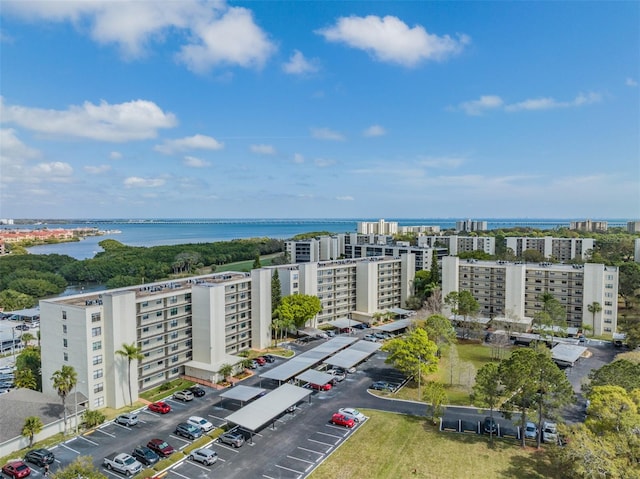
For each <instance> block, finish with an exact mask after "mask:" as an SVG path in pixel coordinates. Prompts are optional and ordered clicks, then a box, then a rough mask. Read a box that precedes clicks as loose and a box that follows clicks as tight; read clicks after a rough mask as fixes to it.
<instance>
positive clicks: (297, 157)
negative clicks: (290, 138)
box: [293, 153, 304, 164]
mask: <svg viewBox="0 0 640 479" xmlns="http://www.w3.org/2000/svg"><path fill="white" fill-rule="evenodd" d="M293 162H294V163H298V164H301V163H304V156H302V155H301V154H300V153H295V154H294V155H293Z"/></svg>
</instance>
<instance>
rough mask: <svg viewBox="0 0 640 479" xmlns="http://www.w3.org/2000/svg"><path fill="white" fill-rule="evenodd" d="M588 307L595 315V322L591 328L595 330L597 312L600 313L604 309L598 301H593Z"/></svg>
mask: <svg viewBox="0 0 640 479" xmlns="http://www.w3.org/2000/svg"><path fill="white" fill-rule="evenodd" d="M587 309H588V310H589V312H590V313H591V314H592V315H593V322H592V323H591V328H592V330H595V328H596V314H598V313H599V312H600V311H602V306H601V305H600V303H598V302H597V301H594V302H593V303H591V304H590V305H588V306H587ZM585 336H586V334H585Z"/></svg>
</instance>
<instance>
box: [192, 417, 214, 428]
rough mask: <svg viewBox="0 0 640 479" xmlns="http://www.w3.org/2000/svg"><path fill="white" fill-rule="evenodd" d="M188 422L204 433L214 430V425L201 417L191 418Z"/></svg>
mask: <svg viewBox="0 0 640 479" xmlns="http://www.w3.org/2000/svg"><path fill="white" fill-rule="evenodd" d="M187 422H188V423H189V424H191V425H193V426H196V427H199V428H200V429H202V432H209V431H211V430H212V429H213V424H211V423H210V422H209V421H207V420H206V419H205V418H203V417H200V416H191V417H190V418H189V419H187Z"/></svg>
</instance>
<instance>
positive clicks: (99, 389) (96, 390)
mask: <svg viewBox="0 0 640 479" xmlns="http://www.w3.org/2000/svg"><path fill="white" fill-rule="evenodd" d="M102 391H104V383H98V384H96V385H95V386H93V392H94V393H99V392H102Z"/></svg>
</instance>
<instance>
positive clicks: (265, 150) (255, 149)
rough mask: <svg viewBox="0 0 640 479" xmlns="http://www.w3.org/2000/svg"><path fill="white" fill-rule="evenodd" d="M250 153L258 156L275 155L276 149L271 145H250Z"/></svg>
mask: <svg viewBox="0 0 640 479" xmlns="http://www.w3.org/2000/svg"><path fill="white" fill-rule="evenodd" d="M249 149H250V150H251V152H252V153H257V154H258V155H275V154H276V149H275V148H274V147H273V146H272V145H251V146H250V147H249Z"/></svg>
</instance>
